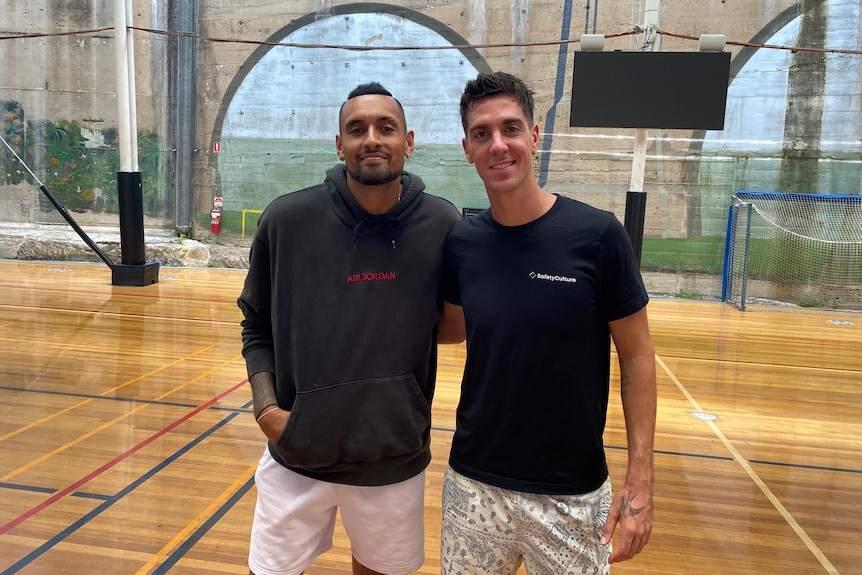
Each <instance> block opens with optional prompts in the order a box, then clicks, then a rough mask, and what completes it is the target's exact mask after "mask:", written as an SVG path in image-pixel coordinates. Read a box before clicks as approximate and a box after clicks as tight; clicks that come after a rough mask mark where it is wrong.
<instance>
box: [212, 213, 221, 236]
mask: <svg viewBox="0 0 862 575" xmlns="http://www.w3.org/2000/svg"><path fill="white" fill-rule="evenodd" d="M210 231H211V232H212V233H214V234H218V233H221V210H220V209H218V208H213V209H212V211H211V212H210Z"/></svg>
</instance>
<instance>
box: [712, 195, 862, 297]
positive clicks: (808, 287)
mask: <svg viewBox="0 0 862 575" xmlns="http://www.w3.org/2000/svg"><path fill="white" fill-rule="evenodd" d="M722 299H723V300H724V301H725V302H727V303H730V304H732V305H734V306H736V307H738V308H739V309H745V307H746V304H748V303H753V302H759V303H782V304H794V305H799V306H803V307H826V308H834V309H862V196H836V195H826V194H790V193H779V192H748V191H739V192H736V193H735V194H734V195H733V198H732V200H731V205H730V210H729V217H728V223H727V245H726V249H725V260H724V276H723V282H722Z"/></svg>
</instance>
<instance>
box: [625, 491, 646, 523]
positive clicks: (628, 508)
mask: <svg viewBox="0 0 862 575" xmlns="http://www.w3.org/2000/svg"><path fill="white" fill-rule="evenodd" d="M637 496H638V494H637V493H629V494H627V495H625V496H624V497H623V500H622V503H621V504H620V505H621V508H620V515H621V516H622V517H635V516H637V515H640V514H641V512H642V511H643V510H644V508H643V507H632V502H633V501H634V500H635V497H637Z"/></svg>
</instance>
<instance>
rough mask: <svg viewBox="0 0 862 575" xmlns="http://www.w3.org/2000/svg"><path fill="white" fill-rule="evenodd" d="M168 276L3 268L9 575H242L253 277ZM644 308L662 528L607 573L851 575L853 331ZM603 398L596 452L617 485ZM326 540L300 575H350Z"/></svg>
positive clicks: (781, 318)
mask: <svg viewBox="0 0 862 575" xmlns="http://www.w3.org/2000/svg"><path fill="white" fill-rule="evenodd" d="M159 277H160V279H159V282H158V283H157V284H153V285H151V286H147V287H115V286H112V285H111V274H110V270H109V269H108V268H107V267H106V266H104V265H101V264H70V263H33V262H15V261H9V260H2V261H0V346H2V348H0V349H2V355H0V357H2V359H0V501H2V505H0V575H8V574H12V573H23V574H31V575H35V574H40V575H47V574H88V575H94V574H101V573H111V574H117V573H120V574H124V575H132V574H150V573H171V574H180V573H182V574H184V575H185V574H188V575H195V574H204V573H207V574H218V573H236V574H244V573H247V572H248V570H247V567H246V565H245V559H246V550H247V540H248V534H249V528H250V524H251V518H252V512H253V506H254V497H255V490H254V485H253V479H252V477H253V472H254V468H255V464H256V462H257V459H258V457H259V456H260V454H261V452H262V450H263V446H264V439H263V436H262V434H261V433H260V431H259V430H258V428H257V426H256V424H255V423H254V420H253V418H252V415H251V413H250V404H251V394H250V392H249V389H248V386H247V384H246V380H245V368H244V363H243V360H242V358H241V356H240V338H239V325H238V323H239V319H240V316H239V312H238V310H237V308H236V305H235V303H234V302H235V301H236V297H237V295H238V293H239V290H240V286H241V282H242V281H243V279H244V277H245V272H244V271H240V270H212V269H210V270H204V269H177V268H162V269H161V270H160V276H159ZM649 310H650V319H651V325H652V333H653V338H654V341H655V345H656V350H657V362H658V364H657V365H658V385H659V410H658V425H657V436H656V455H655V462H656V503H657V511H656V525H655V529H654V532H653V538H652V541H651V542H650V544H649V545H648V546H647V548H646V550H645V552H644V553H643V554H642V555H640V556H639V557H638V558H637V559H635V560H634V561H631V562H628V563H624V564H621V565H619V566H618V567H615V569H614V572H615V573H617V574H623V573H628V574H639V575H645V574H662V575H669V574H686V575H688V574H725V573H727V574H733V575H744V574H767V573H769V574H773V573H774V574H780V575H790V574H801V573H804V574H809V573H842V574H846V575H850V574H854V573H855V574H859V573H862V559H860V558H862V315H860V314H859V313H858V312H856V313H852V312H839V311H836V312H827V311H811V310H800V309H779V308H766V307H751V308H750V309H749V310H748V311H745V312H741V311H738V310H736V309H734V308H732V307H730V306H727V305H723V304H719V303H706V302H695V301H681V300H663V299H655V300H654V301H653V302H652V303H651V304H650V308H649ZM441 356H442V357H441V365H440V376H439V382H438V392H437V396H436V399H435V404H434V432H433V450H434V451H433V455H434V460H433V462H432V464H431V466H430V468H429V470H428V473H427V483H428V491H427V497H426V504H427V512H426V516H427V517H426V524H427V560H426V562H425V565H424V566H423V568H422V570H421V573H438V572H439V569H438V560H439V550H438V544H437V540H438V535H439V528H440V519H439V517H440V485H441V479H442V474H443V471H444V469H445V464H446V458H447V453H448V449H449V445H450V441H451V437H452V429H453V426H454V410H455V406H456V403H457V399H458V383H459V378H460V372H461V369H462V367H463V362H464V347H463V346H443V347H442V348H441ZM614 359H615V358H614ZM617 377H618V372H617V371H616V370H614V374H613V378H614V379H616V378H617ZM616 383H617V382H616V381H614V383H613V384H612V385H614V386H616ZM613 398H614V401H612V405H611V408H610V415H609V425H608V430H607V434H606V437H605V443H606V446H607V450H608V456H609V459H610V466H611V474H612V479H613V480H614V481H616V482H619V481H621V479H622V474H623V473H624V469H625V468H624V465H625V458H626V452H625V444H626V442H625V435H624V428H623V427H622V413H621V409H620V407H619V400H618V396H617V395H616V391H615V392H614V396H613ZM698 415H700V417H698ZM709 416H714V417H715V418H716V419H714V420H711V419H710V417H709ZM337 536H338V540H337V546H336V548H335V549H334V550H333V551H331V552H329V553H327V554H325V555H324V556H322V557H321V558H319V559H318V560H317V561H316V562H315V563H314V564H313V565H312V567H311V568H309V570H308V573H309V575H332V574H346V573H349V557H350V555H349V548H348V546H347V543H346V541H345V539H344V536H343V532H342V531H341V529H340V527H339V531H338V533H337Z"/></svg>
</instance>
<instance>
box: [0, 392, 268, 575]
mask: <svg viewBox="0 0 862 575" xmlns="http://www.w3.org/2000/svg"><path fill="white" fill-rule="evenodd" d="M249 405H251V402H249V403H248V404H246V407H247V406H249ZM238 415H239V412H234V413H231V414H229V415H227V416H226V417H225V418H224V419H223V420H221V421H220V422H218V423H216V424H215V425H213V426H212V427H210V428H209V429H208V430H206V431H205V432H203V433H202V434H200V435H199V436H198V437H196V438H195V439H193V440H192V441H190V442H189V443H187V444H186V445H184V446H183V447H181V448H180V449H178V450H177V451H176V452H174V454H173V455H171V456H170V457H168V458H166V459H165V460H163V461H162V462H160V463H159V464H158V465H156V466H155V467H153V468H152V469H150V470H149V471H148V472H147V473H145V474H143V475H141V476H140V477H139V478H138V479H136V480H135V481H133V482H132V483H130V484H129V485H127V486H126V487H125V488H123V489H122V490H120V491H119V492H118V493H117V494H116V495H114V496H112V497H109V498H107V499H106V500H105V502H104V503H102V504H101V505H98V506H96V507H95V508H93V509H92V510H91V511H90V512H89V513H86V514H85V515H83V516H82V517H81V518H80V519H78V520H77V521H75V522H74V523H72V524H71V525H69V526H68V527H67V528H65V529H63V530H62V531H60V532H59V533H57V534H56V535H55V536H54V537H52V538H50V539H48V540H47V541H45V543H43V544H42V545H40V546H39V547H37V548H36V549H34V550H33V551H31V552H30V553H29V554H27V555H26V556H24V557H22V558H21V559H20V560H19V561H17V562H16V563H14V564H12V565H11V566H9V567H8V568H7V569H6V570H5V571H3V572H2V573H0V575H12V574H13V573H17V572H18V571H20V570H21V569H23V568H24V567H26V566H27V565H29V564H30V563H32V562H33V561H35V560H36V559H38V558H39V557H40V556H41V555H42V554H44V553H45V552H46V551H48V550H50V549H51V548H53V547H54V546H55V545H57V544H58V543H60V542H61V541H63V540H64V539H66V538H67V537H68V536H69V535H71V534H72V533H74V532H75V531H77V530H78V529H80V528H81V527H83V526H84V525H86V524H87V523H89V522H90V520H92V519H94V518H96V517H98V516H99V515H100V514H101V513H102V512H103V511H105V510H106V509H108V508H109V507H111V506H112V505H113V504H114V503H117V502H118V501H120V500H121V499H122V498H123V497H125V496H126V495H128V494H129V493H131V492H132V491H134V490H135V489H137V488H138V487H140V486H141V485H142V484H143V483H145V482H146V481H147V480H149V479H151V478H152V477H153V476H155V475H156V473H158V472H159V471H161V470H163V469H164V468H166V467H167V466H168V465H170V464H171V463H173V462H174V461H176V460H177V459H179V458H180V457H181V456H182V455H184V454H185V453H187V452H188V451H189V450H191V449H192V448H193V447H194V446H196V445H198V444H199V443H200V442H202V441H203V440H204V439H206V438H207V437H209V436H210V435H212V434H213V433H215V432H216V431H218V430H219V429H221V428H222V427H224V426H225V425H226V424H227V423H229V422H230V421H231V420H233V419H234V418H235V417H237V416H238Z"/></svg>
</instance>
